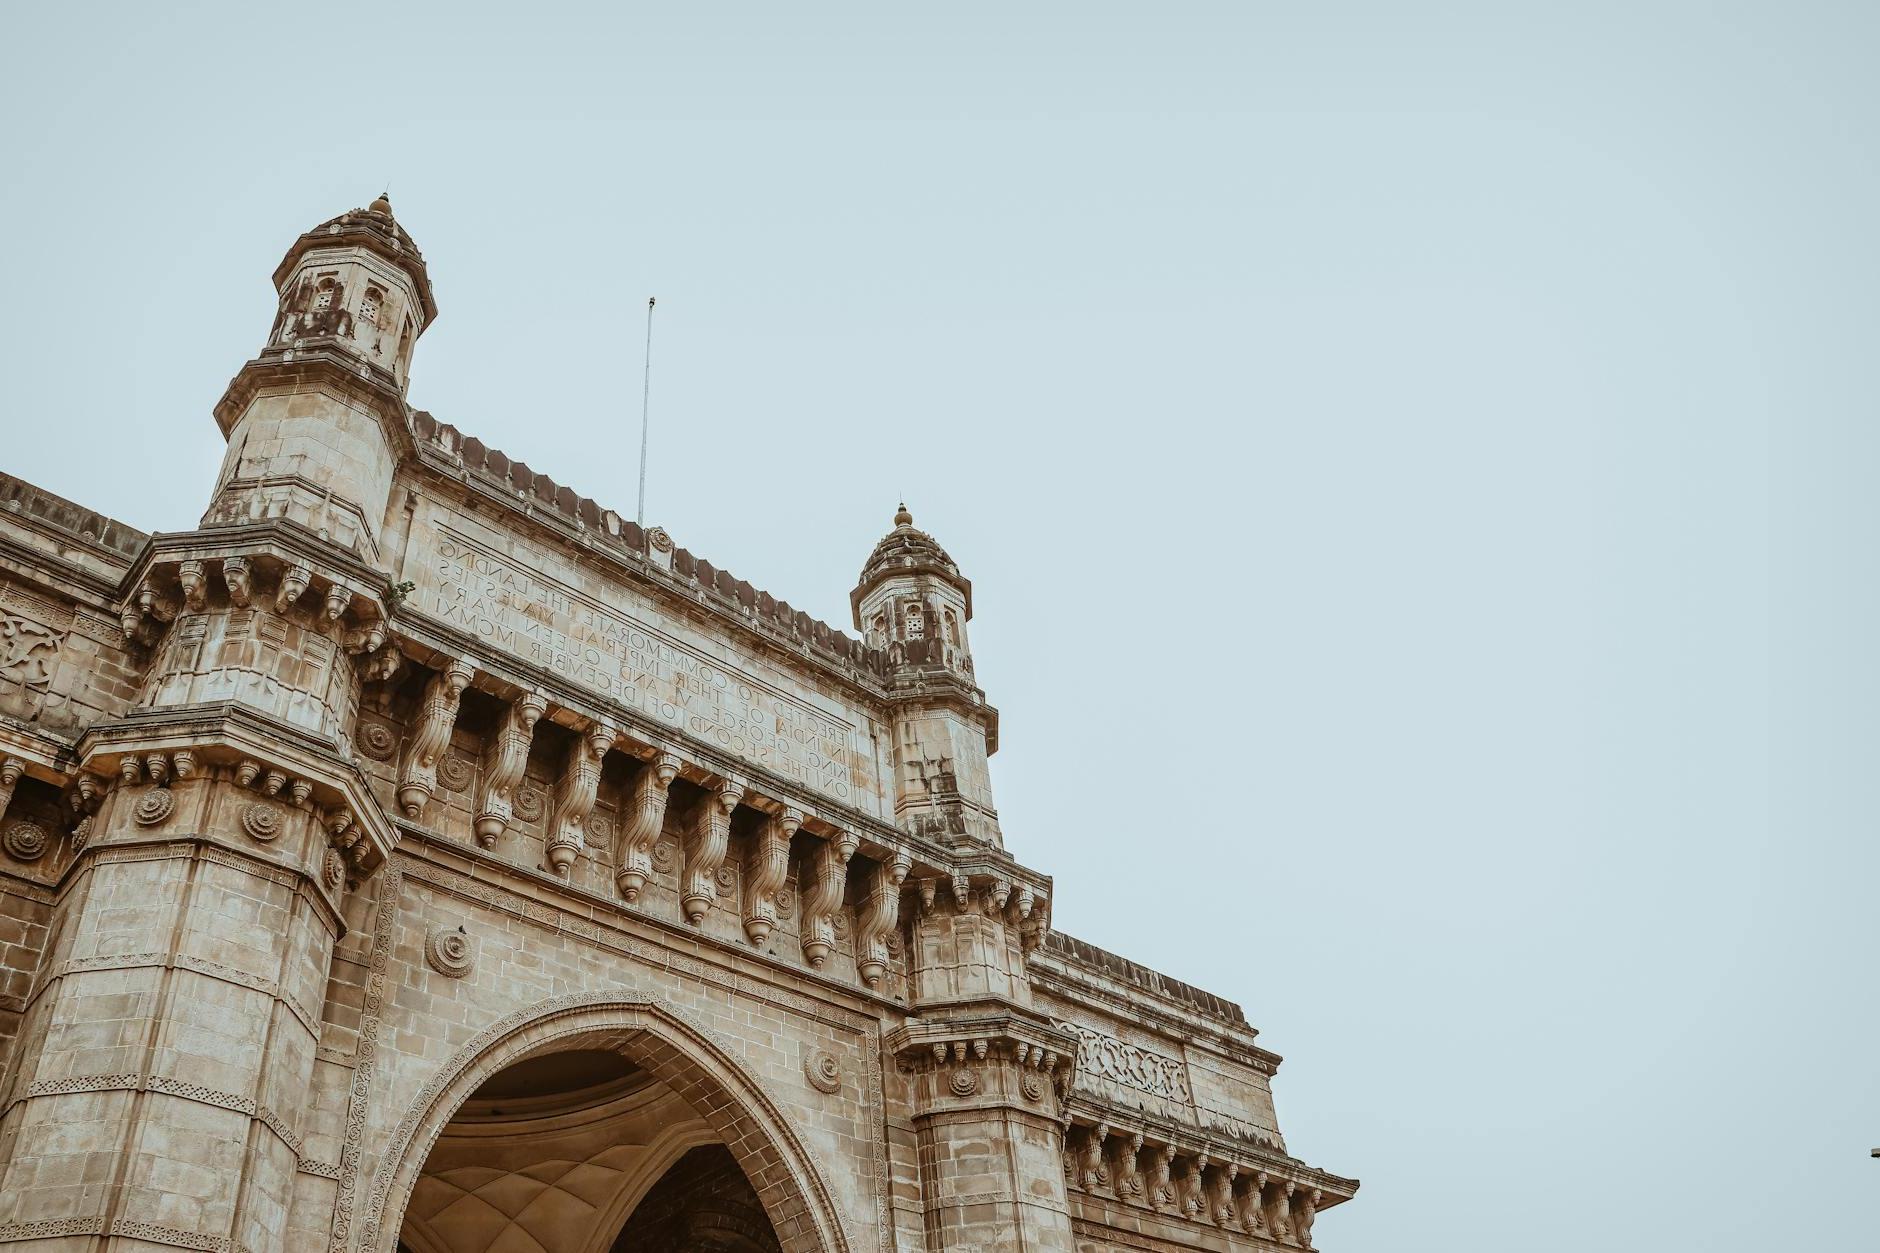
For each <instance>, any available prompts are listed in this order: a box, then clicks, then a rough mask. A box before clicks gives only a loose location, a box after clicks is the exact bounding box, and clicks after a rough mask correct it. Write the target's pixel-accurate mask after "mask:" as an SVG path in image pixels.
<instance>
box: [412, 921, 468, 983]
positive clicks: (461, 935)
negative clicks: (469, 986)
mask: <svg viewBox="0 0 1880 1253" xmlns="http://www.w3.org/2000/svg"><path fill="white" fill-rule="evenodd" d="M424 960H426V961H427V962H430V963H431V969H433V970H435V971H437V973H438V974H440V975H443V976H444V977H445V978H447V979H461V978H463V977H464V976H465V975H467V974H469V973H470V971H471V969H472V968H473V967H475V965H476V955H475V954H474V953H472V952H471V951H470V935H469V933H468V932H466V931H465V930H464V929H463V928H462V927H460V926H459V927H433V928H431V933H430V934H429V935H427V936H425V937H424Z"/></svg>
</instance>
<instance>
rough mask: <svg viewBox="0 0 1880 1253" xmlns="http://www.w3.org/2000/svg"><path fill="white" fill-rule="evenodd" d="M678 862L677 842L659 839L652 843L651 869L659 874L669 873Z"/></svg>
mask: <svg viewBox="0 0 1880 1253" xmlns="http://www.w3.org/2000/svg"><path fill="white" fill-rule="evenodd" d="M678 864H679V842H678V841H677V840H661V841H659V842H658V843H657V844H655V845H653V869H655V870H657V871H659V873H661V874H671V873H672V872H673V868H674V867H676V866H677V865H678Z"/></svg>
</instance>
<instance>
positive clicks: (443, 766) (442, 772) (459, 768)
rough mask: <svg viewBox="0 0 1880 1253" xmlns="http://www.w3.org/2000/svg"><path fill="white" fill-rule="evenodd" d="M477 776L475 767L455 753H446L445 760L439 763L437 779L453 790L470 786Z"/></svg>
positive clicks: (461, 789) (459, 790)
mask: <svg viewBox="0 0 1880 1253" xmlns="http://www.w3.org/2000/svg"><path fill="white" fill-rule="evenodd" d="M475 777H476V769H475V767H473V766H472V765H471V764H470V763H469V761H467V760H466V759H464V758H462V757H459V756H458V755H457V754H455V753H445V754H444V760H443V761H441V762H439V763H438V765H437V781H438V782H439V783H442V784H443V785H444V786H445V787H446V788H449V789H450V790H451V791H453V792H461V791H463V790H464V789H465V788H467V787H469V786H470V781H471V780H472V779H474V778H475Z"/></svg>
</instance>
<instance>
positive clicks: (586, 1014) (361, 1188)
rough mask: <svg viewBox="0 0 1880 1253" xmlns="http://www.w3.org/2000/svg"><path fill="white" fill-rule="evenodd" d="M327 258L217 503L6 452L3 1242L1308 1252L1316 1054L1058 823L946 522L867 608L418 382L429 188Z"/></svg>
mask: <svg viewBox="0 0 1880 1253" xmlns="http://www.w3.org/2000/svg"><path fill="white" fill-rule="evenodd" d="M275 282H276V285H277V288H278V289H279V291H280V294H281V302H280V313H279V316H278V317H277V319H276V321H275V323H274V325H273V327H272V328H271V330H270V332H269V335H268V339H267V343H266V346H265V347H264V348H263V350H262V352H261V353H260V355H259V356H257V357H256V359H255V360H254V361H251V362H249V363H248V364H247V365H246V366H244V367H243V368H242V370H241V371H240V372H239V373H238V374H237V375H236V377H235V379H234V380H233V381H232V382H231V383H230V386H229V390H228V393H227V395H225V396H224V398H223V400H222V402H221V403H220V404H219V405H218V406H217V408H216V415H215V416H216V419H217V421H218V423H219V424H220V426H221V429H222V430H223V432H224V433H225V434H226V435H227V436H228V439H229V451H228V456H227V459H226V461H225V463H224V466H223V470H222V473H221V474H220V475H219V476H218V478H217V480H216V482H215V483H214V484H213V485H205V488H206V489H207V495H208V499H209V505H208V508H207V511H206V512H205V514H204V516H203V519H202V523H201V525H200V526H199V527H198V528H197V529H196V530H194V531H189V532H182V533H174V534H162V535H155V536H145V535H142V534H140V533H138V532H135V531H133V530H131V529H130V528H127V527H124V526H123V525H122V524H119V523H116V522H113V521H111V520H109V519H108V518H105V517H103V516H101V515H98V514H95V513H91V512H89V511H87V510H85V509H83V508H81V507H80V506H77V505H75V504H72V503H71V502H68V501H64V500H60V499H59V498H57V497H54V496H51V495H49V494H47V493H44V492H40V491H38V490H37V489H35V488H33V487H31V486H30V485H28V484H24V483H20V482H18V481H17V480H13V479H7V478H4V477H0V536H3V537H4V539H5V540H6V543H4V544H0V897H4V901H3V902H0V1244H13V1243H30V1244H31V1247H33V1248H35V1249H65V1248H69V1249H80V1248H83V1249H87V1250H94V1249H97V1248H100V1247H106V1248H127V1249H128V1248H138V1249H146V1248H162V1247H171V1248H192V1249H242V1250H263V1249H269V1250H272V1249H293V1250H303V1249H316V1248H326V1249H328V1250H331V1251H332V1253H345V1251H349V1250H367V1249H369V1250H374V1251H375V1253H391V1250H394V1249H396V1248H398V1247H399V1246H400V1245H401V1243H402V1245H403V1246H404V1247H405V1248H408V1249H410V1250H412V1253H434V1251H437V1250H444V1249H476V1250H487V1251H498V1253H509V1251H512V1250H519V1249H520V1250H538V1249H539V1250H550V1251H553V1253H561V1251H563V1250H593V1251H594V1253H606V1250H609V1249H612V1248H616V1247H619V1248H626V1247H635V1248H639V1247H660V1248H667V1247H670V1248H675V1249H676V1248H706V1249H743V1250H752V1249H760V1250H769V1249H777V1250H789V1251H791V1253H796V1251H799V1250H823V1249H828V1250H835V1249H842V1250H891V1249H892V1250H943V1249H945V1250H968V1249H970V1250H978V1251H981V1253H983V1251H986V1250H998V1249H1019V1248H1023V1249H1067V1250H1068V1249H1072V1248H1078V1249H1089V1250H1097V1249H1111V1248H1115V1249H1122V1248H1129V1249H1157V1248H1217V1249H1218V1248H1266V1247H1282V1248H1283V1247H1291V1248H1301V1247H1308V1246H1309V1245H1310V1243H1311V1241H1312V1225H1313V1222H1314V1221H1315V1218H1316V1214H1317V1212H1318V1211H1319V1210H1322V1209H1324V1208H1326V1207H1328V1206H1332V1205H1335V1204H1337V1203H1339V1202H1341V1201H1343V1200H1346V1199H1348V1198H1349V1197H1350V1196H1351V1195H1352V1194H1353V1193H1354V1192H1355V1190H1356V1187H1357V1185H1356V1183H1355V1181H1352V1180H1347V1179H1341V1178H1339V1177H1337V1176H1334V1175H1330V1174H1328V1173H1326V1172H1324V1171H1321V1170H1318V1169H1315V1168H1313V1167H1310V1166H1308V1165H1306V1164H1305V1163H1303V1162H1300V1161H1298V1160H1296V1159H1294V1158H1292V1157H1291V1156H1290V1155H1289V1154H1288V1153H1287V1152H1286V1149H1285V1145H1284V1141H1283V1139H1282V1138H1281V1135H1280V1132H1279V1127H1278V1122H1277V1119H1276V1117H1275V1114H1274V1109H1273V1102H1272V1094H1271V1087H1270V1083H1271V1079H1272V1076H1273V1073H1274V1071H1275V1069H1276V1067H1277V1065H1278V1062H1279V1059H1278V1058H1277V1057H1276V1056H1274V1055H1273V1054H1271V1053H1268V1052H1266V1051H1265V1050H1263V1049H1261V1048H1260V1047H1259V1045H1258V1044H1257V1043H1256V1041H1255V1033H1254V1031H1253V1029H1252V1028H1251V1027H1250V1026H1248V1024H1247V1023H1246V1021H1245V1019H1244V1017H1243V1016H1242V1014H1241V1012H1240V1010H1239V1008H1238V1007H1237V1006H1235V1005H1234V1004H1232V1003H1231V1002H1229V1001H1226V1000H1223V999H1221V998H1219V997H1216V996H1213V995H1210V994H1208V993H1205V992H1201V991H1199V990H1198V989H1194V988H1191V987H1189V986H1187V985H1185V984H1182V983H1180V982H1179V981H1177V980H1174V979H1171V978H1168V977H1167V976H1164V975H1160V974H1158V973H1156V972H1154V971H1150V970H1147V969H1145V968H1143V967H1140V966H1138V965H1136V964H1134V963H1131V962H1129V961H1128V960H1126V959H1124V958H1121V957H1118V956H1116V955H1114V954H1111V953H1108V952H1105V951H1104V950H1102V949H1098V948H1096V947H1094V946H1092V945H1089V944H1085V943H1082V942H1080V941H1076V940H1073V939H1070V938H1068V937H1065V936H1062V935H1059V934H1057V933H1055V932H1053V931H1052V929H1051V925H1050V912H1051V894H1052V883H1051V880H1050V878H1049V877H1048V876H1046V875H1044V874H1042V873H1039V872H1038V871H1035V870H1033V869H1031V868H1029V867H1027V866H1025V865H1023V864H1022V863H1020V862H1019V861H1018V860H1016V859H1015V858H1014V857H1013V856H1012V855H1011V854H1010V853H1009V852H1008V851H1007V849H1006V841H1005V836H1004V833H1003V832H1002V831H1001V830H1000V827H999V824H998V816H997V811H996V808H995V807H994V805H993V800H992V789H991V781H990V776H989V774H988V772H987V767H986V763H987V759H988V758H989V756H990V755H991V754H992V753H993V752H994V751H996V749H997V735H998V718H997V713H996V711H995V710H993V708H992V707H991V706H990V705H988V704H987V702H986V700H985V697H984V695H983V693H981V691H980V690H979V688H978V687H977V685H976V682H975V679H974V666H973V661H972V654H971V647H970V641H969V639H968V636H967V629H968V623H969V620H970V618H971V616H972V613H973V610H974V605H973V600H972V588H971V584H970V583H969V582H968V581H967V580H966V578H965V577H964V575H963V574H962V573H961V571H960V569H959V567H958V566H957V564H956V563H955V562H954V561H953V559H952V558H951V556H949V555H948V554H947V553H946V552H945V550H944V549H942V548H941V547H940V545H939V544H938V543H937V542H936V541H935V540H934V539H933V537H931V536H929V535H927V534H925V533H924V532H922V531H920V530H918V529H917V528H916V527H915V526H914V521H913V518H912V516H911V514H909V513H908V511H907V510H906V509H905V507H903V509H902V510H901V511H900V512H899V513H898V514H897V515H896V517H895V518H894V520H893V524H892V528H891V529H890V531H889V532H888V534H887V536H886V537H885V538H883V539H882V540H881V541H880V543H878V544H877V545H876V546H875V548H874V550H873V552H872V553H871V555H870V556H869V558H868V560H867V561H866V563H865V564H864V566H863V568H862V571H861V574H860V576H859V578H858V581H857V586H856V588H855V589H854V592H853V593H852V595H851V608H852V611H853V622H852V624H851V625H852V627H853V629H854V630H856V631H857V632H859V633H860V634H859V638H858V637H853V636H849V635H847V634H844V633H843V632H841V631H838V630H835V629H833V628H831V627H829V626H827V625H825V624H822V623H818V622H815V621H813V620H812V619H810V618H809V617H808V615H806V614H803V613H801V612H799V611H797V610H795V609H793V608H791V606H790V605H789V604H788V603H787V602H785V601H781V600H779V599H777V598H776V597H775V596H773V595H771V594H770V593H768V592H765V591H763V590H761V589H757V588H753V587H752V586H750V585H749V584H748V583H746V582H744V581H742V580H739V579H737V578H736V577H735V576H733V575H731V574H729V573H728V572H726V571H725V570H723V569H722V568H719V567H717V566H715V565H714V564H713V563H711V562H710V561H708V560H705V559H702V558H699V557H697V556H696V555H694V554H692V553H690V552H688V551H687V550H686V549H684V548H683V547H680V546H679V545H678V544H676V543H675V542H674V541H673V540H672V538H671V537H670V536H668V535H666V534H665V533H664V532H663V531H661V530H659V529H657V528H654V529H651V530H642V529H641V528H640V527H639V526H637V525H635V524H633V523H631V522H628V521H626V520H624V519H622V518H620V517H619V516H618V515H617V514H615V513H614V512H612V511H610V510H607V509H605V508H603V507H601V506H599V505H597V504H596V503H595V502H593V501H589V500H585V499H582V498H579V497H576V496H575V495H574V494H573V493H572V492H570V491H569V490H568V489H567V488H565V487H562V486H560V485H558V484H556V483H555V482H554V481H553V480H551V479H549V478H547V477H546V476H544V475H542V474H539V473H537V472H535V471H533V470H531V469H530V468H529V467H527V466H525V465H522V464H521V463H518V462H515V461H513V460H512V459H510V458H508V457H506V456H504V455H503V454H502V453H500V452H496V451H494V450H491V449H489V448H487V447H486V446H484V445H483V444H481V443H480V442H479V441H477V440H475V439H473V438H469V437H466V436H464V435H463V434H462V433H461V432H458V431H457V430H455V429H454V428H452V427H449V426H446V425H443V424H440V423H438V422H437V421H435V420H434V419H432V418H431V417H430V416H429V415H427V414H423V413H419V412H414V411H412V410H410V409H409V408H408V406H407V405H406V403H405V399H404V391H405V386H406V380H407V377H408V371H409V368H410V364H411V358H412V353H413V349H414V346H415V342H416V340H417V338H418V336H420V335H421V334H422V333H423V330H424V328H425V327H426V326H427V325H429V323H430V321H431V320H432V319H433V318H434V317H435V316H436V312H437V306H436V303H435V300H434V299H433V297H432V294H431V290H430V285H429V277H428V274H427V272H426V270H425V268H424V264H423V261H422V258H421V257H420V256H419V254H418V250H417V248H416V245H415V244H414V243H413V242H412V240H411V238H410V236H409V235H408V234H407V233H406V232H405V231H404V230H403V228H402V227H400V226H399V225H398V224H397V222H396V221H395V219H394V218H393V217H392V214H391V208H390V206H389V204H387V203H386V202H385V201H384V200H383V198H381V199H380V200H378V201H375V202H374V203H373V204H372V205H371V206H369V207H368V208H366V209H360V210H355V211H353V212H351V213H347V214H342V215H340V216H339V217H337V218H334V219H332V220H331V221H329V222H327V223H323V224H322V225H321V226H319V227H317V228H315V230H313V231H310V232H308V233H307V234H306V235H303V236H302V237H301V238H300V239H299V240H297V241H296V242H295V244H294V245H293V247H292V248H291V249H290V251H289V254H288V256H287V258H286V259H285V260H284V261H283V262H282V264H281V266H280V268H279V269H278V270H277V271H276V273H275ZM1017 842H1018V843H1019V844H1020V845H1022V844H1023V839H1022V836H1021V838H1020V839H1019V840H1018V841H1017ZM584 1058H585V1059H587V1060H586V1061H585V1062H583V1061H581V1060H580V1059H584ZM596 1058H599V1059H615V1062H617V1065H616V1064H615V1063H614V1062H607V1061H605V1060H602V1061H600V1062H596V1061H595V1060H594V1059H596ZM584 1066H585V1067H586V1068H587V1069H585V1070H584V1069H583V1067H584ZM597 1066H598V1067H599V1069H598V1070H597V1069H595V1067H597ZM609 1067H612V1068H611V1069H609Z"/></svg>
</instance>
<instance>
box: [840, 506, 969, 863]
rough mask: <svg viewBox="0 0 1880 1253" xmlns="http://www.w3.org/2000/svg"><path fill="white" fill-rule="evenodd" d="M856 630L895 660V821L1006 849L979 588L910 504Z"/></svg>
mask: <svg viewBox="0 0 1880 1253" xmlns="http://www.w3.org/2000/svg"><path fill="white" fill-rule="evenodd" d="M849 607H850V610H851V611H852V612H853V614H854V618H855V629H856V630H858V631H860V632H862V636H863V639H864V640H865V641H866V642H867V644H868V645H869V646H870V647H871V648H879V649H882V650H884V651H885V652H886V653H887V654H888V663H889V671H888V672H889V680H890V692H891V695H890V699H891V700H892V702H893V706H894V761H895V803H894V807H895V818H896V820H897V821H898V822H900V824H901V825H902V826H903V827H904V828H906V829H907V830H909V831H914V832H918V833H919V834H922V835H927V836H931V837H933V838H935V839H939V840H942V841H944V842H947V843H949V844H952V845H954V846H955V847H972V846H978V847H991V848H1003V847H1004V839H1003V837H1002V836H1001V835H1000V834H999V816H998V811H997V810H996V809H995V808H994V807H993V804H992V780H991V777H990V775H989V774H988V772H987V769H986V758H987V757H989V756H991V755H992V753H994V752H996V751H997V750H998V747H999V715H998V711H997V710H995V709H993V708H992V706H990V705H988V704H986V698H985V694H984V693H982V692H981V691H980V690H979V688H978V687H977V686H976V685H975V684H974V682H973V655H972V650H971V648H970V647H969V646H968V644H967V639H966V624H967V622H968V620H970V619H971V618H972V616H973V585H972V583H971V581H970V580H968V579H967V578H966V577H965V576H964V575H962V574H961V573H960V568H959V566H957V565H955V564H954V562H953V558H951V557H949V556H947V553H946V550H945V549H943V548H941V547H940V545H939V544H937V543H935V542H934V538H933V536H931V535H929V534H927V533H926V532H925V531H919V530H916V529H915V528H914V516H913V515H912V514H910V513H909V512H908V511H907V506H906V505H905V504H903V505H902V506H901V507H900V509H899V510H898V511H896V513H895V515H894V529H893V530H892V531H890V532H888V534H887V535H886V536H885V537H883V539H882V541H881V542H880V543H879V544H876V545H875V551H874V552H873V553H871V554H869V558H868V561H867V563H866V564H865V565H864V566H863V567H862V574H861V578H860V580H859V581H858V582H857V583H856V586H855V590H854V591H852V592H850V593H849Z"/></svg>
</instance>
